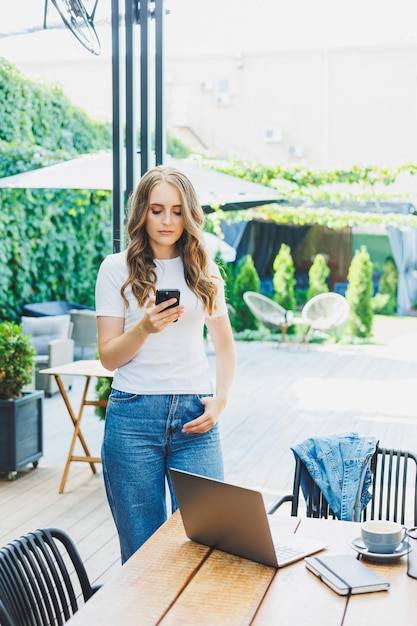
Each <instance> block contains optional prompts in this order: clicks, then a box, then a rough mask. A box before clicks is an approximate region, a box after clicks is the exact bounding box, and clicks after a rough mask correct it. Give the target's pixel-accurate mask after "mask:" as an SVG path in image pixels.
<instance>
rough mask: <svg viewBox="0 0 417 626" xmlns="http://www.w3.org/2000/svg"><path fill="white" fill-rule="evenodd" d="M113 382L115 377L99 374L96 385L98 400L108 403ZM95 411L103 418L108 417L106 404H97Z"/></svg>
mask: <svg viewBox="0 0 417 626" xmlns="http://www.w3.org/2000/svg"><path fill="white" fill-rule="evenodd" d="M112 382H113V379H112V378H108V377H107V376H99V377H98V378H97V381H96V386H95V391H96V398H97V400H100V401H102V402H106V403H107V400H108V399H109V395H110V392H111V385H112ZM94 413H95V414H96V415H98V416H99V418H100V419H101V420H104V419H105V418H106V406H96V407H95V409H94Z"/></svg>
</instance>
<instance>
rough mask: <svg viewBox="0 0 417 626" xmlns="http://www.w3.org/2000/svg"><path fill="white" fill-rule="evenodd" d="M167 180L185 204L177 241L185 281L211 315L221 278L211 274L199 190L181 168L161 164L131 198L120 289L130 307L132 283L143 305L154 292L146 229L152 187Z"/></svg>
mask: <svg viewBox="0 0 417 626" xmlns="http://www.w3.org/2000/svg"><path fill="white" fill-rule="evenodd" d="M162 182H167V183H170V184H171V185H174V187H175V188H176V189H177V191H178V193H179V195H180V198H181V204H182V216H183V219H184V232H183V233H182V235H181V237H180V239H179V240H178V241H177V250H178V254H179V256H180V257H181V259H182V262H183V265H184V277H185V282H186V283H187V285H188V287H189V288H190V289H191V291H192V292H193V293H195V295H196V296H197V297H198V298H199V299H200V300H201V301H202V303H203V305H204V308H205V310H206V311H207V313H208V315H212V313H213V312H214V311H215V308H216V298H217V293H218V284H216V283H217V281H218V280H219V279H218V277H217V276H213V275H210V257H209V255H208V253H207V249H206V245H205V242H204V236H203V230H202V229H203V224H204V220H205V216H204V212H203V209H202V208H201V205H200V202H199V200H198V197H197V193H196V191H195V189H194V187H193V185H192V183H191V181H190V180H189V179H188V177H187V176H186V175H185V174H183V173H182V172H180V171H179V170H177V169H175V168H173V167H169V166H164V165H158V166H157V167H155V168H153V169H151V170H149V171H148V172H146V173H145V174H144V175H143V176H142V178H141V180H140V181H139V184H138V186H137V188H136V190H135V191H134V193H133V194H132V196H131V198H130V200H129V219H128V223H127V236H128V249H127V268H128V277H127V280H126V281H125V283H124V284H123V285H122V288H121V290H120V292H121V295H122V298H123V300H124V301H125V303H126V306H128V302H127V299H126V296H125V295H124V292H125V289H126V288H127V287H128V286H129V285H130V286H131V289H132V293H133V295H134V297H135V298H136V300H137V302H138V304H139V306H140V307H142V306H145V303H146V301H147V299H148V298H149V296H150V295H151V294H153V293H155V289H156V287H155V285H156V272H155V268H156V264H155V262H154V255H153V251H152V247H151V245H150V242H149V237H148V233H147V231H146V218H147V215H148V210H149V196H150V193H151V190H152V189H153V187H154V186H155V185H157V184H158V183H162Z"/></svg>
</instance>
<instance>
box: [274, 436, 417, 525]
mask: <svg viewBox="0 0 417 626" xmlns="http://www.w3.org/2000/svg"><path fill="white" fill-rule="evenodd" d="M371 473H372V489H371V491H372V498H371V500H370V502H369V503H368V505H367V507H366V508H365V509H364V510H363V511H362V518H363V520H366V519H386V520H392V521H395V522H399V523H401V524H404V523H405V522H406V521H410V522H412V523H413V525H414V526H417V455H416V454H415V453H412V452H407V451H404V450H394V449H387V448H379V447H378V448H377V450H376V451H375V453H374V455H373V457H372V460H371ZM302 480H303V481H304V484H305V485H307V494H306V498H305V505H306V516H307V517H325V518H329V517H330V518H333V519H336V516H335V514H334V513H333V511H332V510H331V508H330V507H329V505H328V503H327V501H326V498H325V497H324V496H323V493H322V492H321V490H320V489H319V487H318V486H317V485H316V483H315V482H314V481H313V479H312V478H311V476H310V474H309V472H308V470H307V468H306V466H305V465H304V463H303V462H302V461H301V460H300V459H299V458H298V457H297V459H296V463H295V472H294V484H293V493H292V494H291V495H288V496H284V497H282V498H280V499H279V500H277V501H276V502H274V503H273V504H272V505H271V506H270V507H269V508H268V513H270V514H272V513H274V512H275V511H276V510H277V509H278V508H279V507H280V506H281V505H282V504H283V503H284V502H291V515H293V516H295V517H296V516H297V515H298V514H299V512H298V510H299V505H300V498H302V497H303V494H302V490H301V482H302Z"/></svg>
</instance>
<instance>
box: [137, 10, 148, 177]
mask: <svg viewBox="0 0 417 626" xmlns="http://www.w3.org/2000/svg"><path fill="white" fill-rule="evenodd" d="M149 4H150V3H149V0H140V10H139V25H140V173H141V176H142V175H143V174H144V173H145V172H146V171H147V170H148V169H149V164H150V159H149V156H150V147H151V140H150V130H149V18H150V11H149Z"/></svg>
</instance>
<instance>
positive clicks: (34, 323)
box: [22, 315, 70, 355]
mask: <svg viewBox="0 0 417 626" xmlns="http://www.w3.org/2000/svg"><path fill="white" fill-rule="evenodd" d="M69 328H70V316H69V315H52V316H47V317H25V316H23V317H22V330H23V332H24V333H27V334H28V335H30V336H31V341H32V344H33V346H34V348H35V351H36V354H38V355H40V354H48V345H49V342H50V341H51V340H52V339H67V338H68V336H69Z"/></svg>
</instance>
